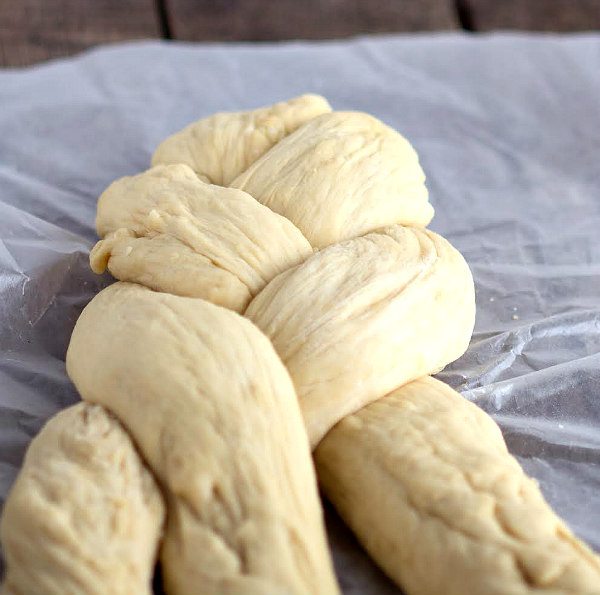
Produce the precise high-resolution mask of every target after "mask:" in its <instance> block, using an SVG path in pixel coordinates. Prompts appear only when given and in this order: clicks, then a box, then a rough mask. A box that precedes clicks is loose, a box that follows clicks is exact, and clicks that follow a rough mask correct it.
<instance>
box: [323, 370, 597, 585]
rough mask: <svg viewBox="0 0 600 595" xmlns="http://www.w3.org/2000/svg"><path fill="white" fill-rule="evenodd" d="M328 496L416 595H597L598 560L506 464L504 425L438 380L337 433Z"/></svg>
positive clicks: (412, 388)
mask: <svg viewBox="0 0 600 595" xmlns="http://www.w3.org/2000/svg"><path fill="white" fill-rule="evenodd" d="M315 461H316V464H317V469H318V473H319V481H320V483H321V486H322V488H323V489H324V491H325V494H326V495H327V498H329V499H330V500H331V501H332V502H333V503H334V505H335V507H336V508H337V509H338V511H339V512H340V514H341V515H342V517H343V518H344V520H345V521H346V522H347V523H348V524H349V525H350V527H351V528H352V529H353V530H354V532H355V534H356V535H357V537H358V538H359V540H360V541H361V543H362V544H363V546H364V547H365V548H366V549H367V551H368V552H369V553H370V554H371V555H372V556H373V558H374V559H375V560H376V561H377V563H378V564H379V565H380V566H381V567H382V568H383V569H384V570H385V572H387V574H388V575H389V576H390V577H392V578H393V579H394V580H395V581H396V582H397V583H398V584H399V585H401V586H402V588H403V589H404V590H405V591H406V593H407V594H408V595H441V594H444V595H533V594H540V595H541V594H545V595H550V594H553V595H592V594H595V595H598V594H599V593H600V562H599V560H598V558H597V557H596V556H595V555H594V554H593V552H591V551H590V550H589V549H588V548H587V547H586V546H585V545H584V544H583V543H582V542H581V541H579V540H577V539H576V538H575V537H574V536H573V534H572V533H571V531H569V529H568V528H567V527H566V525H565V524H564V523H563V522H562V521H561V520H560V519H559V518H558V517H557V516H556V514H554V512H553V511H552V509H551V508H550V507H549V506H548V504H547V503H546V502H545V501H544V498H543V497H542V495H541V493H540V490H539V489H538V486H537V484H536V483H535V482H534V481H533V480H531V479H529V478H528V477H527V476H526V475H525V474H524V473H523V470H522V469H521V467H520V466H519V464H518V463H517V461H516V460H515V459H514V458H513V457H512V456H510V454H509V453H508V451H507V449H506V445H505V443H504V440H503V438H502V434H501V433H500V430H499V428H498V426H496V424H495V423H494V422H493V421H492V419H491V418H490V417H489V416H488V415H486V414H485V413H484V412H483V411H482V410H481V409H479V408H478V407H477V406H476V405H474V404H472V403H470V402H469V401H467V400H466V399H465V398H463V397H462V396H461V395H459V394H458V393H456V392H455V391H453V390H452V389H451V388H449V387H448V386H446V385H445V384H443V383H442V382H440V381H438V380H435V379H433V378H430V377H425V378H422V379H419V380H417V381H415V382H411V383H409V384H406V385H404V386H403V387H401V388H399V389H397V390H395V391H393V392H392V393H391V394H389V395H387V396H385V397H383V398H382V399H380V400H378V401H376V402H374V403H371V404H370V405H368V406H367V407H364V408H363V409H361V410H360V411H359V412H358V413H355V414H354V415H349V416H348V417H346V418H345V419H344V420H342V421H341V422H340V423H339V424H338V425H337V426H335V427H334V428H333V429H332V430H331V431H330V432H329V433H328V434H327V436H326V437H325V438H324V439H323V440H322V442H321V444H320V445H319V447H318V448H317V450H316V451H315Z"/></svg>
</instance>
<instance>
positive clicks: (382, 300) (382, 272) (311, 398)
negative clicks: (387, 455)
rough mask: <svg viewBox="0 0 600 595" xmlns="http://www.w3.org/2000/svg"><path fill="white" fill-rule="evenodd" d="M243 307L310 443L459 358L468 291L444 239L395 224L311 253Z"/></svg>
mask: <svg viewBox="0 0 600 595" xmlns="http://www.w3.org/2000/svg"><path fill="white" fill-rule="evenodd" d="M245 314H246V316H248V317H249V318H250V319H251V320H252V321H253V322H254V323H255V324H256V325H257V326H258V327H259V328H261V329H262V330H263V331H264V332H265V334H266V335H267V336H268V337H269V338H270V339H271V341H272V342H273V345H274V346H275V349H276V350H277V352H278V353H279V355H280V357H281V359H282V360H283V362H284V364H285V365H286V367H287V369H288V371H289V372H290V375H291V377H292V379H293V381H294V384H295V386H296V390H297V392H298V397H299V399H300V407H301V409H302V413H303V415H304V420H305V423H306V427H307V430H308V434H309V437H310V440H311V444H312V445H313V446H314V445H316V444H317V443H318V441H319V440H320V439H321V438H322V437H323V436H324V435H325V433H326V432H327V431H328V430H329V429H330V428H331V427H332V426H333V425H334V424H335V423H337V422H338V421H339V420H340V419H342V417H344V416H345V415H347V414H349V413H353V412H354V411H356V410H358V409H360V407H362V406H364V405H366V404H367V403H369V402H370V401H373V400H374V399H378V398H379V397H381V396H382V395H385V394H386V393H388V392H390V391H391V390H393V389H394V388H396V387H397V386H399V385H401V384H404V383H406V382H409V381H410V380H413V379H415V378H419V377H420V376H423V375H426V374H432V373H434V372H437V371H439V370H441V369H442V368H443V367H444V366H445V365H446V364H448V363H450V362H451V361H454V360H455V359H456V358H457V357H459V356H460V355H462V354H463V353H464V351H465V350H466V349H467V346H468V344H469V339H470V337H471V333H472V331H473V324H474V320H475V294H474V287H473V278H472V276H471V272H470V270H469V267H468V266H467V264H466V263H465V261H464V259H463V258H462V256H461V255H460V253H459V252H458V251H457V250H455V249H454V248H453V247H452V246H451V245H450V244H449V243H448V242H447V241H446V240H444V239H443V238H442V237H441V236H439V235H437V234H435V233H433V232H431V231H428V230H422V229H417V228H409V227H402V226H400V225H397V226H393V227H388V228H385V229H383V230H380V232H378V233H371V234H368V235H366V236H364V237H361V238H356V239H353V240H348V241H346V242H342V243H340V244H336V245H333V246H330V247H328V248H325V249H323V250H321V251H320V252H317V253H315V254H314V255H313V256H312V257H310V258H309V259H308V260H307V261H306V262H305V263H304V264H301V265H299V266H297V267H296V268H294V269H291V270H289V271H286V272H285V273H282V274H281V275H279V276H278V277H276V278H275V279H274V280H273V281H271V283H269V284H268V285H267V286H266V287H265V289H263V291H262V292H261V293H259V294H258V295H257V296H256V298H254V300H253V301H252V302H251V303H250V305H249V307H248V309H247V311H246V313H245Z"/></svg>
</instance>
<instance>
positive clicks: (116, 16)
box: [0, 0, 161, 66]
mask: <svg viewBox="0 0 600 595" xmlns="http://www.w3.org/2000/svg"><path fill="white" fill-rule="evenodd" d="M160 34H161V28H160V23H159V18H158V15H157V11H156V5H155V0H0V65H4V66H25V65H28V64H33V63H35V62H39V61H41V60H46V59H48V58H56V57H58V56H66V55H70V54H74V53H76V52H79V51H81V50H84V49H86V48H89V47H91V46H93V45H96V44H99V43H108V42H114V41H123V40H125V39H139V38H144V37H159V36H160Z"/></svg>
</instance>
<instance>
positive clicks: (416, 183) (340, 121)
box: [231, 112, 433, 248]
mask: <svg viewBox="0 0 600 595" xmlns="http://www.w3.org/2000/svg"><path fill="white" fill-rule="evenodd" d="M231 186H232V187H234V188H240V189H242V190H245V191H246V192H248V193H249V194H251V195H252V196H254V198H256V200H258V201H260V202H261V203H262V204H264V205H266V206H268V207H269V208H271V209H273V210H274V211H275V212H276V213H280V214H281V215H283V216H284V217H287V218H288V219H289V220H290V221H292V223H294V224H295V225H296V226H297V227H298V228H299V229H300V230H301V231H302V233H303V234H304V235H305V236H306V237H307V238H308V240H309V242H310V243H311V244H312V246H313V247H315V248H322V247H324V246H328V245H330V244H333V243H335V242H339V241H342V240H347V239H350V238H354V237H357V236H360V235H364V234H366V233H368V232H370V231H373V230H375V229H377V228H379V227H384V226H386V225H394V224H402V225H413V226H419V227H424V226H426V225H427V224H428V223H429V222H430V221H431V218H432V217H433V207H432V206H431V205H430V204H429V202H428V199H427V197H428V194H427V188H426V187H425V174H424V173H423V170H422V169H421V166H420V165H419V160H418V157H417V153H416V152H415V150H414V149H413V148H412V146H411V145H410V143H409V142H408V141H407V140H406V139H405V138H404V137H402V136H401V135H400V134H398V132H396V131H395V130H393V129H392V128H390V127H389V126H386V125H385V124H383V122H381V121H379V120H377V118H374V117H373V116H370V115H368V114H364V113H360V112H332V113H328V114H323V115H321V116H319V117H317V118H314V119H313V120H310V121H309V122H308V123H306V124H304V125H303V126H301V127H300V128H298V130H296V132H294V133H292V134H290V135H289V136H287V137H286V138H284V139H283V140H281V141H280V142H279V143H277V144H276V145H275V146H274V147H273V148H272V149H271V150H270V151H268V152H267V153H265V154H264V155H263V156H262V157H261V158H260V159H258V160H257V161H255V162H254V163H253V164H252V165H251V166H250V167H249V168H248V169H247V170H246V171H244V172H243V173H242V174H240V176H239V177H237V178H236V179H235V180H234V181H233V182H232V183H231Z"/></svg>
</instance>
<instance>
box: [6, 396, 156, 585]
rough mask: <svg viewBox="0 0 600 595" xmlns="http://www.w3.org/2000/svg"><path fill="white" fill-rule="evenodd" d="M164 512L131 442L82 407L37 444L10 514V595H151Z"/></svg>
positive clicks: (50, 426) (62, 416) (96, 410)
mask: <svg viewBox="0 0 600 595" xmlns="http://www.w3.org/2000/svg"><path fill="white" fill-rule="evenodd" d="M163 519H164V505H163V500H162V496H161V494H160V492H159V490H158V488H157V486H156V484H155V482H154V479H153V478H152V476H151V475H150V473H149V472H148V471H147V470H146V469H145V467H144V464H143V463H142V461H141V460H140V457H139V455H138V453H137V451H136V450H135V448H134V446H133V444H132V442H131V439H130V438H129V435H128V434H127V432H125V430H124V429H123V428H122V427H121V424H120V423H119V422H118V421H117V420H116V418H115V417H113V416H112V415H110V414H109V413H107V412H106V411H105V410H104V409H103V408H102V407H100V406H99V405H90V404H87V403H79V404H78V405H74V406H73V407H69V408H68V409H65V410H64V411H62V412H60V413H59V414H58V415H56V416H55V417H54V418H52V419H51V420H50V421H49V422H48V423H47V424H46V425H45V426H44V427H43V429H42V430H41V432H40V433H39V434H38V435H37V436H36V437H35V438H34V440H33V441H32V443H31V445H30V446H29V449H28V450H27V455H26V456H25V462H24V463H23V468H22V469H21V472H20V473H19V476H18V478H17V480H16V482H15V484H14V486H13V488H12V489H11V491H10V494H9V496H8V499H7V501H6V504H5V506H4V512H3V515H2V527H1V537H2V548H3V551H4V556H5V558H6V564H7V573H6V577H5V582H4V585H3V589H2V593H3V595H107V594H109V593H110V595H151V593H152V585H151V583H152V575H153V573H154V563H155V560H156V552H157V549H158V543H159V538H160V537H161V534H162V527H163Z"/></svg>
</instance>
